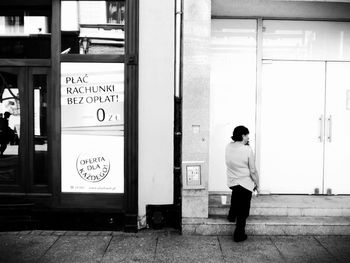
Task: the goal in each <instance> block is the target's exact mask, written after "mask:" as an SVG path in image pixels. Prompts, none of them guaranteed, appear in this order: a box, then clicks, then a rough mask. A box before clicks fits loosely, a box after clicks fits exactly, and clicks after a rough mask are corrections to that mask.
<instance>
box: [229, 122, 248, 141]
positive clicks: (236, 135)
mask: <svg viewBox="0 0 350 263" xmlns="http://www.w3.org/2000/svg"><path fill="white" fill-rule="evenodd" d="M247 134H249V130H248V128H246V127H244V126H237V127H236V128H235V129H234V130H233V133H232V136H231V139H232V140H234V141H235V142H240V141H243V137H242V136H243V135H247Z"/></svg>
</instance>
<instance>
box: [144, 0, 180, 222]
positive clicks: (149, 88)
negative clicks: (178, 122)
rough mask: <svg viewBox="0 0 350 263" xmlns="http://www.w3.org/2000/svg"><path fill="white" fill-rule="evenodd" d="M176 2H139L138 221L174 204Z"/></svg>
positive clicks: (162, 0) (169, 0)
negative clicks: (150, 209) (150, 210)
mask: <svg viewBox="0 0 350 263" xmlns="http://www.w3.org/2000/svg"><path fill="white" fill-rule="evenodd" d="M174 7H175V3H174V0H167V1H164V0H153V1H147V0H140V11H139V12H140V13H139V16H140V22H139V31H140V32H139V36H140V38H139V202H138V203H139V216H140V219H141V222H139V223H140V226H142V225H143V224H144V223H145V215H146V205H148V204H172V203H173V127H174V16H175V14H174V13H175V12H174Z"/></svg>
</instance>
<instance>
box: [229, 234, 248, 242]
mask: <svg viewBox="0 0 350 263" xmlns="http://www.w3.org/2000/svg"><path fill="white" fill-rule="evenodd" d="M247 238H248V236H247V235H246V234H244V235H241V236H236V235H234V236H233V240H234V241H235V242H242V241H244V240H247Z"/></svg>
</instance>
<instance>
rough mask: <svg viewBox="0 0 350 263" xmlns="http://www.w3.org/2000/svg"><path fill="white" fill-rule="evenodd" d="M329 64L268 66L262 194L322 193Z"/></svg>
mask: <svg viewBox="0 0 350 263" xmlns="http://www.w3.org/2000/svg"><path fill="white" fill-rule="evenodd" d="M324 69H325V64H324V62H303V61H264V64H263V82H262V91H261V94H262V95H261V148H260V173H261V189H262V190H263V191H266V192H270V193H276V194H280V193H282V194H313V193H314V190H315V189H316V188H318V189H319V191H322V182H323V178H322V176H323V147H324V100H325V74H324V72H325V71H324Z"/></svg>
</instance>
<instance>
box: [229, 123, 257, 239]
mask: <svg viewBox="0 0 350 263" xmlns="http://www.w3.org/2000/svg"><path fill="white" fill-rule="evenodd" d="M231 139H232V140H233V141H232V142H230V143H229V144H228V145H227V146H226V152H225V160H226V167H227V185H228V187H229V188H230V189H231V190H232V195H231V207H230V212H229V214H228V217H227V219H228V220H229V221H230V222H235V221H236V229H235V232H234V235H233V239H234V241H236V242H240V241H244V240H246V239H247V235H246V234H245V225H246V220H247V218H248V216H249V209H250V201H251V198H252V192H253V191H254V189H256V190H257V191H258V192H259V177H258V172H257V170H256V167H255V158H254V153H253V150H252V148H251V147H250V146H249V130H248V129H247V128H246V127H244V126H237V127H236V128H235V129H234V130H233V135H232V137H231Z"/></svg>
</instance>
